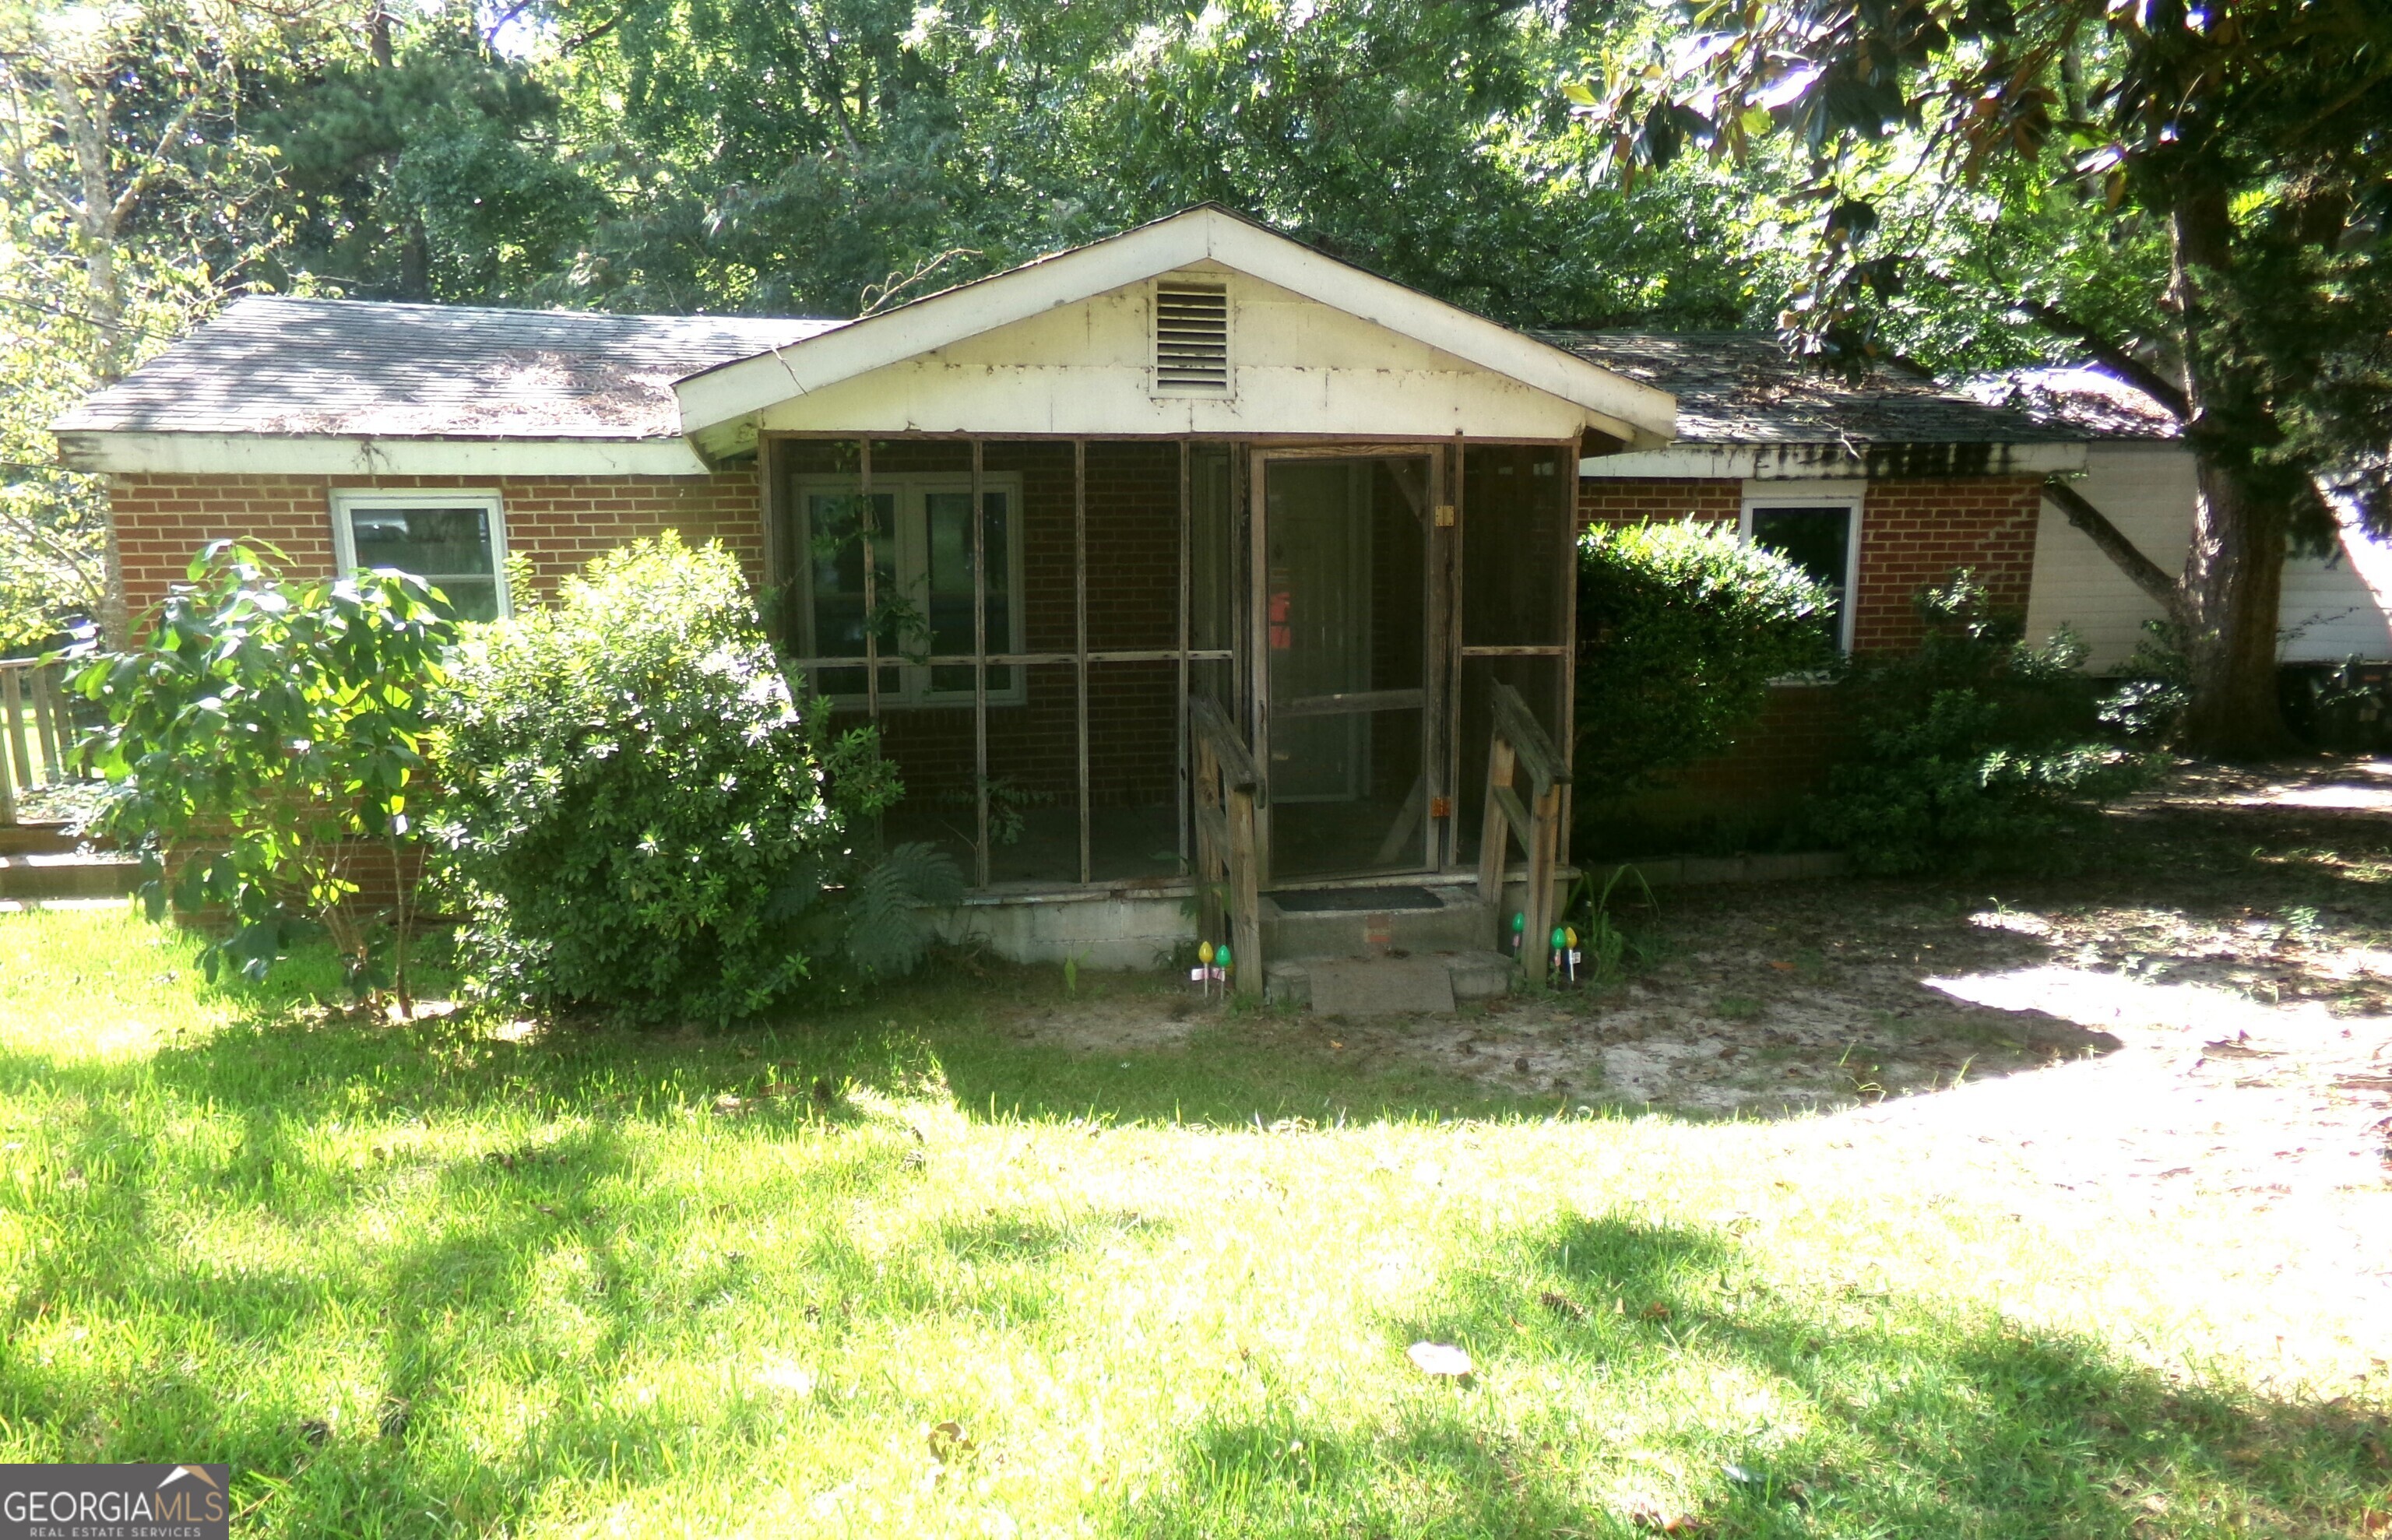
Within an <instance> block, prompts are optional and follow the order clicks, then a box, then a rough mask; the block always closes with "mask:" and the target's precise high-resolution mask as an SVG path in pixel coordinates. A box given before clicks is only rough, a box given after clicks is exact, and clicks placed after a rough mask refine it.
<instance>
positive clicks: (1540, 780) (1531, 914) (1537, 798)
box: [1478, 680, 1567, 983]
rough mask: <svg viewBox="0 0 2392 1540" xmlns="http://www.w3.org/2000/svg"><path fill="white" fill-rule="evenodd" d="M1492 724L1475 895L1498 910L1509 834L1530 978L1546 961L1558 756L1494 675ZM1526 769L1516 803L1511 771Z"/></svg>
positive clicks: (1557, 819) (1557, 831)
mask: <svg viewBox="0 0 2392 1540" xmlns="http://www.w3.org/2000/svg"><path fill="white" fill-rule="evenodd" d="M1494 705H1495V731H1494V735H1493V739H1492V741H1491V742H1490V743H1489V744H1488V749H1487V822H1486V824H1485V826H1484V827H1483V829H1482V830H1481V832H1480V834H1479V836H1478V897H1479V899H1480V900H1481V901H1482V902H1484V903H1487V904H1488V905H1491V906H1494V908H1495V912H1496V913H1497V914H1498V915H1501V913H1502V908H1501V905H1502V901H1503V869H1504V867H1505V865H1506V864H1507V862H1508V858H1509V857H1510V855H1511V853H1512V850H1511V845H1512V841H1513V840H1514V839H1517V840H1518V841H1519V842H1520V848H1521V849H1522V850H1523V851H1525V852H1526V853H1527V858H1528V891H1527V897H1526V899H1524V900H1523V902H1522V904H1521V906H1520V908H1521V925H1520V930H1521V936H1520V966H1521V968H1522V970H1523V971H1524V972H1526V973H1527V977H1528V978H1529V980H1530V981H1531V982H1532V983H1542V982H1543V981H1544V979H1545V976H1546V974H1547V973H1548V972H1550V971H1551V969H1552V967H1553V864H1554V861H1555V857H1556V855H1557V853H1558V851H1559V848H1560V845H1561V822H1562V819H1561V810H1562V785H1563V783H1564V782H1565V781H1566V779H1567V778H1566V776H1565V775H1564V774H1563V771H1562V757H1561V755H1560V754H1559V753H1557V752H1555V750H1554V748H1553V740H1552V739H1551V738H1549V737H1547V736H1546V735H1545V730H1544V728H1543V727H1542V726H1540V724H1539V723H1538V721H1537V718H1535V717H1533V716H1531V715H1530V714H1529V711H1528V706H1527V702H1525V701H1523V700H1522V699H1520V692H1518V691H1516V690H1514V689H1513V688H1512V687H1511V686H1510V685H1508V684H1505V683H1503V682H1501V680H1498V681H1496V684H1495V691H1494ZM1523 770H1526V771H1527V776H1528V798H1527V801H1526V802H1523V801H1522V800H1521V798H1520V793H1519V791H1518V789H1517V787H1516V786H1515V785H1514V778H1515V777H1516V776H1517V775H1518V774H1519V772H1521V771H1523Z"/></svg>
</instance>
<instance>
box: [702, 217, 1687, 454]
mask: <svg viewBox="0 0 2392 1540" xmlns="http://www.w3.org/2000/svg"><path fill="white" fill-rule="evenodd" d="M1199 263H1214V264H1218V265H1221V266H1224V267H1227V268H1228V269H1230V270H1231V271H1234V272H1239V273H1243V274H1245V275H1246V276H1248V277H1250V278H1260V279H1262V280H1263V281H1264V282H1266V283H1269V284H1273V285H1276V286H1277V287H1279V288H1280V289H1284V290H1286V291H1290V292H1291V293H1294V294H1299V295H1302V296H1303V297H1304V298H1306V299H1309V300H1313V301H1315V302H1317V303H1319V304H1325V305H1328V306H1329V307H1331V308H1332V309H1335V310H1339V311H1343V312H1345V314H1347V315H1351V316H1355V317H1359V318H1361V319H1363V320H1366V321H1369V322H1371V323H1373V324H1374V325H1377V326H1381V327H1384V328H1385V329H1386V330H1390V331H1393V332H1396V333H1397V334H1399V335H1402V336H1406V337H1410V338H1411V339H1412V340H1413V341H1415V342H1419V343H1424V344H1426V345H1428V346H1430V347H1433V348H1436V349H1437V350H1438V351H1440V352H1443V353H1446V354H1448V355H1450V356H1454V357H1457V358H1460V359H1462V360H1463V361H1464V362H1466V363H1471V364H1475V365H1477V366H1478V367H1479V368H1481V369H1487V370H1489V371H1490V372H1493V373H1496V374H1500V375H1502V376H1504V377H1506V378H1508V379H1511V380H1514V381H1516V382H1520V383H1522V384H1525V385H1527V386H1529V387H1531V388H1533V389H1536V390H1540V391H1542V392H1544V393H1545V394H1547V395H1551V396H1553V397H1556V398H1558V399H1560V400H1563V401H1566V402H1569V403H1571V404H1573V405H1575V406H1577V407H1579V408H1583V409H1584V410H1585V411H1586V413H1587V414H1588V417H1589V419H1590V421H1591V422H1592V425H1593V426H1596V427H1598V428H1600V429H1602V430H1603V431H1604V432H1606V433H1608V434H1611V435H1612V436H1614V437H1616V438H1618V439H1620V440H1622V441H1623V442H1626V443H1627V444H1629V445H1631V446H1635V447H1653V446H1658V445H1661V444H1666V443H1668V442H1669V441H1670V435H1671V432H1672V425H1673V423H1674V421H1675V416H1676V414H1675V409H1674V408H1673V407H1672V405H1671V403H1670V398H1669V396H1668V395H1667V394H1666V393H1665V392H1664V391H1662V390H1660V389H1657V388H1654V387H1653V386H1651V385H1649V384H1646V383H1644V382H1638V381H1635V380H1631V379H1628V378H1625V377H1623V376H1622V375H1621V374H1619V373H1618V372H1617V371H1615V370H1613V369H1609V368H1608V367H1606V366H1605V365H1603V364H1602V363H1600V362H1598V361H1595V360H1592V359H1590V358H1586V357H1583V356H1578V355H1575V354H1573V353H1570V352H1567V351H1565V350H1564V349H1562V348H1560V347H1556V346H1554V345H1553V344H1552V343H1548V342H1545V341H1542V340H1540V339H1538V338H1536V337H1533V336H1531V335H1529V334H1528V333H1526V332H1522V331H1516V330H1513V329H1512V328H1510V327H1507V326H1503V325H1501V324H1500V323H1498V322H1495V321H1490V320H1488V318H1487V317H1483V316H1476V315H1473V314H1472V313H1470V312H1469V311H1467V310H1463V309H1462V308H1460V307H1459V306H1456V305H1451V304H1446V303H1445V302H1444V301H1442V300H1437V299H1432V298H1430V297H1429V296H1428V295H1426V294H1423V293H1422V292H1420V291H1418V290H1416V289H1409V288H1406V287H1405V286H1404V285H1402V284H1400V283H1397V282H1395V281H1393V280H1392V279H1389V278H1381V277H1379V276H1378V275H1377V274H1375V273H1371V272H1367V271H1365V270H1364V269H1362V268H1359V267H1357V266H1354V265H1351V264H1349V263H1345V262H1341V261H1339V260H1338V259H1336V258H1335V257H1332V256H1329V255H1326V254H1325V253H1323V252H1318V251H1315V250H1314V249H1313V248H1311V247H1309V246H1306V245H1305V244H1304V243H1303V242H1301V241H1298V240H1293V239H1289V238H1288V237H1286V236H1283V235H1281V234H1280V233H1279V232H1278V231H1276V230H1273V229H1271V228H1269V227H1268V226H1264V225H1261V224H1257V223H1256V222H1254V221H1253V220H1251V219H1248V218H1246V217H1244V216H1243V215H1241V214H1233V213H1231V212H1230V211H1229V210H1228V209H1225V208H1222V207H1221V206H1220V205H1218V204H1215V203H1202V204H1199V205H1197V206H1196V207H1194V208H1191V209H1187V210H1183V211H1181V212H1180V213H1178V214H1171V215H1169V216H1167V217H1165V218H1163V219H1158V220H1155V221H1153V222H1152V223H1150V224H1147V225H1141V226H1137V228H1135V229H1131V230H1126V231H1124V232H1123V233H1122V234H1120V235H1117V236H1112V237H1110V238H1108V239H1103V240H1098V241H1092V242H1090V243H1089V244H1087V245H1085V246H1076V247H1073V248H1072V249H1071V250H1069V251H1065V252H1056V253H1055V254H1053V255H1051V256H1045V257H1040V258H1038V259H1037V260H1035V261H1033V262H1028V263H1024V264H1023V265H1020V266H1019V267H1014V268H1010V269H1008V270H1007V271H1006V272H1002V273H998V274H995V275H994V276H992V277H989V278H980V279H976V280H974V281H972V282H970V283H966V284H961V285H958V286H957V287H955V288H953V289H949V290H945V291H942V292H940V293H936V294H929V295H925V296H924V297H922V298H920V299H917V300H914V301H911V302H909V303H907V304H903V305H899V306H898V307H896V308H895V309H893V310H889V311H885V312H883V313H881V314H880V315H877V316H871V317H864V318H863V319H861V320H857V321H854V322H852V323H851V324H849V325H847V326H844V327H841V328H839V329H838V330H835V331H826V332H825V333H823V334H820V335H816V336H813V337H810V338H807V339H804V340H801V341H797V342H792V343H784V344H779V345H776V346H775V347H774V348H773V350H772V351H771V352H768V353H764V354H761V355H760V356H756V357H753V358H746V359H741V360H738V361H735V362H732V363H726V364H720V365H717V366H716V367H714V368H713V369H708V370H704V371H702V372H699V373H697V374H695V375H694V376H692V377H691V378H689V379H687V380H684V381H682V382H681V383H680V385H679V386H678V387H677V394H678V395H680V397H681V404H682V430H683V431H684V432H687V433H693V434H695V433H699V432H702V431H704V430H706V429H708V428H711V427H714V426H716V425H717V424H720V423H723V422H727V421H733V420H734V419H737V418H741V417H744V416H746V415H747V414H748V413H751V412H756V411H760V410H762V409H764V408H768V407H771V406H773V405H775V404H777V403H779V402H782V401H786V400H789V399H791V398H792V397H795V396H799V395H806V394H807V393H809V392H812V391H817V390H821V389H823V388H825V386H828V385H833V384H837V383H838V382H841V381H845V380H850V379H853V378H855V377H856V376H858V375H862V374H865V373H869V372H870V371H872V370H874V369H881V368H884V367H886V366H888V365H890V364H894V363H898V362H900V361H902V360H903V359H907V358H914V357H918V356H921V355H923V354H926V353H929V352H932V351H934V350H936V349H938V348H942V347H947V346H950V345H952V344H954V343H958V342H961V341H963V340H964V339H966V338H968V337H974V336H978V335H980V334H981V333H982V332H986V331H992V330H995V329H997V328H998V327H1002V326H1007V325H1010V324H1012V323H1013V322H1015V321H1020V320H1026V319H1028V318H1029V317H1033V316H1036V315H1040V314H1042V313H1044V312H1046V311H1048V310H1052V309H1054V308H1056V307H1057V306H1059V305H1064V304H1075V303H1077V302H1079V301H1082V300H1085V299H1089V298H1092V297H1094V296H1096V295H1098V294H1103V293H1108V292H1111V291H1114V290H1117V289H1123V288H1125V287H1127V286H1128V285H1131V284H1134V283H1139V282H1143V281H1145V280H1146V279H1149V278H1157V277H1160V276H1162V275H1163V274H1166V273H1171V272H1175V271H1177V270H1179V269H1181V268H1185V267H1189V266H1192V265H1197V264H1199Z"/></svg>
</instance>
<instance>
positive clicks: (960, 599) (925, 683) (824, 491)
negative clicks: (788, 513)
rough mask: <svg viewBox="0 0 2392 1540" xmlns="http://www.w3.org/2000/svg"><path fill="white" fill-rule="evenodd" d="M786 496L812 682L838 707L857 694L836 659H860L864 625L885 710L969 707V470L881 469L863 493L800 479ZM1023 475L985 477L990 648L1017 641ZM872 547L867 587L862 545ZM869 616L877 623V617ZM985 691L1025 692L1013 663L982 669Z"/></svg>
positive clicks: (852, 677) (1014, 695)
mask: <svg viewBox="0 0 2392 1540" xmlns="http://www.w3.org/2000/svg"><path fill="white" fill-rule="evenodd" d="M791 500H792V502H793V504H794V505H795V508H794V511H795V513H796V521H795V522H796V526H797V537H798V561H797V563H796V566H797V571H798V574H799V581H798V589H799V604H798V613H797V623H798V627H799V635H798V637H797V638H796V641H797V643H798V647H799V652H800V654H801V655H803V656H806V657H811V658H813V659H816V660H817V662H816V664H815V666H814V667H815V673H814V679H813V685H812V688H813V689H814V690H816V691H818V692H821V693H823V694H825V695H828V696H830V697H831V699H832V700H833V701H834V702H836V703H838V705H862V704H863V703H864V669H863V668H862V667H861V666H839V665H838V664H835V663H833V662H831V661H830V660H833V659H839V658H854V659H857V660H858V661H859V663H860V662H861V660H862V659H863V657H864V638H865V631H866V628H867V627H869V628H871V630H872V631H873V633H874V638H875V641H876V649H875V650H876V652H877V655H878V657H879V658H880V660H881V668H880V680H879V691H880V703H881V705H970V704H971V703H972V698H973V691H972V665H971V664H970V663H968V662H962V663H956V662H942V661H939V660H942V659H954V658H958V657H960V658H970V657H972V656H974V655H976V654H978V653H979V651H980V650H979V649H976V648H975V647H974V645H973V634H972V589H973V565H972V562H973V555H974V552H973V547H972V518H971V500H972V498H971V477H969V476H968V475H879V474H876V475H874V476H873V478H872V491H871V494H870V496H869V497H866V496H865V495H864V493H863V492H862V491H861V490H860V489H859V485H858V483H857V482H856V481H855V479H854V478H852V477H847V478H838V477H815V476H801V477H799V478H798V480H797V482H796V484H795V485H794V487H793V489H792V498H791ZM1020 504H1021V485H1020V478H1019V477H1017V476H1012V475H983V476H982V477H981V522H980V551H979V554H980V556H981V559H982V560H983V561H984V562H985V563H986V564H987V569H988V594H987V599H986V601H985V602H986V610H985V615H986V622H985V624H986V636H987V644H986V652H987V653H991V654H1001V653H1020V652H1021V651H1023V650H1024V649H1023V645H1022V623H1021V622H1022V615H1021V603H1020V594H1021V540H1020V526H1019V524H1018V522H1017V521H1018V517H1019V510H1020ZM867 534H868V535H869V537H870V540H871V546H872V568H873V572H872V584H871V592H870V594H869V595H868V596H867V594H866V592H865V585H864V542H865V537H866V536H867ZM876 617H877V619H876ZM988 698H989V700H990V701H991V702H992V703H994V704H1001V705H1014V704H1018V703H1020V701H1021V700H1022V699H1023V698H1024V695H1023V691H1022V679H1021V670H1020V669H1019V668H1017V667H1014V666H1010V665H1007V664H992V665H990V666H989V669H988Z"/></svg>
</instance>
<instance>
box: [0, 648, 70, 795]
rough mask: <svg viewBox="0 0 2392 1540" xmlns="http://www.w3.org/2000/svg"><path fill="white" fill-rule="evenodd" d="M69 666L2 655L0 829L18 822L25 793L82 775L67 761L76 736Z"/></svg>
mask: <svg viewBox="0 0 2392 1540" xmlns="http://www.w3.org/2000/svg"><path fill="white" fill-rule="evenodd" d="M71 667H72V665H71V664H68V663H66V662H64V661H63V660H60V659H57V658H7V659H0V828H7V827H10V826H12V825H14V824H16V823H17V822H19V820H20V814H21V812H22V810H23V809H22V803H23V801H24V798H25V794H26V793H28V792H32V791H39V790H42V789H45V788H46V787H50V786H57V785H62V784H64V783H67V782H69V781H73V780H79V779H82V778H83V775H82V772H81V771H79V770H74V769H73V768H72V767H71V765H69V763H68V754H69V752H70V751H71V750H72V749H73V747H74V745H75V740H76V738H77V737H78V736H79V734H78V732H77V731H76V729H75V723H74V715H73V713H72V712H71V710H70V709H69V706H68V695H67V690H66V681H67V677H68V674H69V671H70V670H71Z"/></svg>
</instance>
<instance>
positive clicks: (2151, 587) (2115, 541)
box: [2043, 476, 2184, 622]
mask: <svg viewBox="0 0 2392 1540" xmlns="http://www.w3.org/2000/svg"><path fill="white" fill-rule="evenodd" d="M2043 495H2044V496H2045V497H2047V498H2050V499H2051V500H2052V501H2053V502H2055V503H2057V504H2059V505H2060V511H2061V512H2062V513H2064V514H2066V515H2067V516H2068V522H2069V523H2070V524H2074V526H2075V527H2076V528H2078V529H2080V530H2082V531H2084V532H2085V537H2086V538H2087V539H2089V540H2091V541H2092V542H2093V543H2094V544H2095V545H2096V546H2099V547H2100V550H2101V554H2102V555H2104V556H2107V557H2108V558H2109V559H2110V560H2111V561H2112V562H2113V563H2116V564H2117V567H2118V570H2119V571H2120V572H2123V573H2125V574H2126V576H2127V578H2128V579H2129V580H2131V581H2132V582H2133V583H2134V585H2135V587H2137V588H2139V589H2142V590H2143V592H2144V593H2145V594H2147V595H2149V596H2150V597H2151V598H2152V599H2154V600H2156V601H2158V602H2159V606H2160V608H2161V609H2163V610H2165V611H2166V612H2167V617H2168V619H2170V620H2171V621H2179V622H2180V621H2181V620H2182V618H2183V611H2184V600H2183V597H2182V595H2180V594H2179V593H2178V591H2177V585H2176V579H2174V578H2172V577H2170V576H2168V575H2167V572H2166V570H2165V568H2163V567H2162V566H2161V565H2160V564H2159V563H2157V562H2154V561H2152V559H2151V558H2150V557H2148V556H2146V555H2144V554H2143V553H2142V551H2141V550H2139V549H2137V547H2136V545H2135V542H2134V541H2132V540H2129V539H2127V538H2126V532H2125V531H2124V530H2122V529H2120V528H2119V527H2118V526H2117V525H2116V524H2112V523H2111V522H2110V516H2109V515H2108V514H2106V513H2104V512H2102V511H2100V509H2098V508H2096V507H2094V506H2093V505H2092V503H2090V502H2089V501H2087V499H2086V497H2085V494H2084V493H2082V492H2079V491H2078V490H2076V488H2075V487H2074V486H2072V485H2069V483H2068V479H2067V478H2066V477H2064V476H2047V477H2045V478H2044V483H2043Z"/></svg>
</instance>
